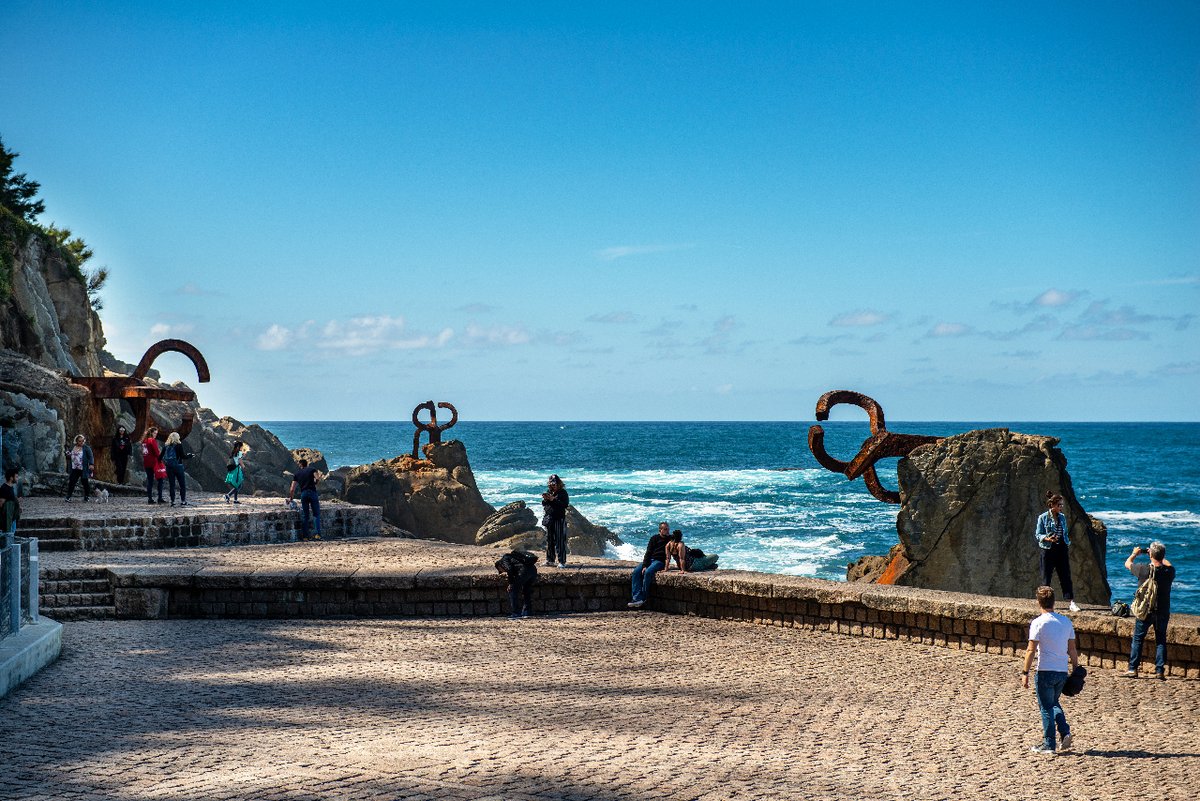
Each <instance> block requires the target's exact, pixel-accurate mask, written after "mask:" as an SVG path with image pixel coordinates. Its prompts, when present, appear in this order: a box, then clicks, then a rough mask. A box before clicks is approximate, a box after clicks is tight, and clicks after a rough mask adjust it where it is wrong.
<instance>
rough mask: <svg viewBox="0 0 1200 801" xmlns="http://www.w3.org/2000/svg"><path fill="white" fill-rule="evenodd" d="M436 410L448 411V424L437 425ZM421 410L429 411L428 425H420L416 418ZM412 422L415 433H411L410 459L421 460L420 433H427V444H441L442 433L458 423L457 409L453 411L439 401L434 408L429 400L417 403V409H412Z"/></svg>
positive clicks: (450, 405)
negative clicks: (415, 428) (411, 447)
mask: <svg viewBox="0 0 1200 801" xmlns="http://www.w3.org/2000/svg"><path fill="white" fill-rule="evenodd" d="M438 408H441V409H449V410H450V414H451V417H450V422H449V423H443V424H442V425H438V421H437V410H438ZM422 409H428V410H429V422H428V423H422V422H421V421H420V419H418V417H417V413H418V412H420V411H421V410H422ZM412 421H413V425H414V426H416V427H417V430H416V431H415V432H413V449H412V458H414V459H420V458H421V451H420V445H421V432H422V431H425V432H428V433H429V444H430V445H432V444H433V443H435V442H441V441H442V432H443V431H445V430H446V429H448V428H453V427H454V424H455V423H457V422H458V409H455V408H454V406H453V405H452V404H449V403H446V402H444V401H439V402H438V403H437V406H436V407H435V406H434V403H433V401H431V400H430V401H425V402H424V403H418V404H417V407H416V408H415V409H413V413H412Z"/></svg>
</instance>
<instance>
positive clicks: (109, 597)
mask: <svg viewBox="0 0 1200 801" xmlns="http://www.w3.org/2000/svg"><path fill="white" fill-rule="evenodd" d="M113 604H114V601H113V594H112V593H111V592H80V593H70V594H66V593H59V594H54V595H39V596H38V606H40V607H41V608H42V609H47V610H48V609H64V608H74V607H77V606H85V607H93V606H113ZM47 614H50V613H49V612H47ZM50 616H51V617H54V615H52V614H51V615H50Z"/></svg>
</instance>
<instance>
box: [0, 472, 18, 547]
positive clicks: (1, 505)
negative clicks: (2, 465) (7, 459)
mask: <svg viewBox="0 0 1200 801" xmlns="http://www.w3.org/2000/svg"><path fill="white" fill-rule="evenodd" d="M20 474H21V471H20V470H18V469H17V468H15V467H10V468H9V469H7V470H5V471H4V483H3V484H0V534H13V533H15V532H16V530H17V521H18V520H20V519H21V501H20V500H18V499H17V476H19V475H20Z"/></svg>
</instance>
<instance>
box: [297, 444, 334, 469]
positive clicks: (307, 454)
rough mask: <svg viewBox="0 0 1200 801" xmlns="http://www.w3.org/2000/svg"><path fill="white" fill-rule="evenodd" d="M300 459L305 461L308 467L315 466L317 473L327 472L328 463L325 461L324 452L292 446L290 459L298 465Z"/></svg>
mask: <svg viewBox="0 0 1200 801" xmlns="http://www.w3.org/2000/svg"><path fill="white" fill-rule="evenodd" d="M301 459H304V460H305V461H307V462H308V466H309V467H315V468H316V469H317V472H319V473H322V474H324V473H328V472H329V463H328V462H326V461H325V454H323V453H321V452H320V451H318V450H316V449H314V448H292V461H294V462H295V463H296V464H297V465H298V464H300V460H301Z"/></svg>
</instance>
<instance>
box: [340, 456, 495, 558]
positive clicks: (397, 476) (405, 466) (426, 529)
mask: <svg viewBox="0 0 1200 801" xmlns="http://www.w3.org/2000/svg"><path fill="white" fill-rule="evenodd" d="M422 452H423V453H424V455H425V458H424V459H413V458H412V457H411V456H409V455H405V456H399V457H396V458H395V459H385V460H380V461H378V462H372V463H371V464H367V465H361V466H359V467H355V468H353V469H352V470H350V472H349V473H348V474H347V475H346V479H345V487H346V489H345V493H344V494H343V496H342V497H343V498H344V499H345V500H346V501H348V502H350V503H358V504H364V505H367V506H381V507H383V519H384V520H385V521H386V522H388V523H391V524H392V525H394V526H398V527H399V528H402V529H404V530H406V531H411V532H413V533H414V534H416V535H417V536H418V537H426V538H431V539H439V540H445V541H446V542H457V543H461V544H464V545H472V544H474V543H475V534H476V532H477V531H479V527H480V526H481V525H482V524H483V522H484V521H485V520H486V519H487V518H488V517H489V516H491V514H492V513H493V512H495V511H496V510H495V509H494V508H493V507H492V506H491V504H489V503H488V502H487V501H485V500H484V499H483V496H482V495H480V493H479V487H478V486H476V484H475V475H474V473H472V472H471V465H470V464H468V462H467V449H466V447H465V446H464V445H463V444H462V442H460V441H458V440H450V441H448V442H432V443H428V444H426V445H425V446H424V447H423V448H422Z"/></svg>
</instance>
